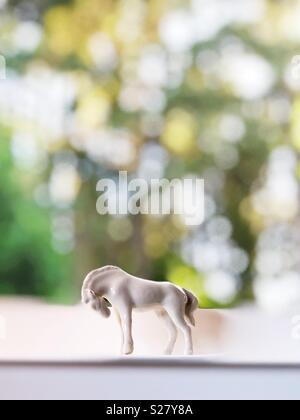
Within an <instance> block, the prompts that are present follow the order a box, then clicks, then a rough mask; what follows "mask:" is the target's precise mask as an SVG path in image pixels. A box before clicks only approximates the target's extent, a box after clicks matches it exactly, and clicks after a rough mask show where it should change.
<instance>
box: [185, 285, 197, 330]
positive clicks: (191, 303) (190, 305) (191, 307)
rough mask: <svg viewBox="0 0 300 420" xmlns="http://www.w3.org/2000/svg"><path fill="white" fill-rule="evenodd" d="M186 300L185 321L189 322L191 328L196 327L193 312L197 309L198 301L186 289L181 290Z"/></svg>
mask: <svg viewBox="0 0 300 420" xmlns="http://www.w3.org/2000/svg"><path fill="white" fill-rule="evenodd" d="M182 290H183V292H184V294H185V296H186V298H187V302H186V305H185V316H186V317H187V319H188V320H189V321H190V323H191V324H192V326H193V327H194V326H195V325H196V322H195V318H194V312H195V311H196V309H198V307H199V301H198V299H197V298H196V296H195V295H194V294H193V293H192V292H190V291H189V290H187V289H184V288H182Z"/></svg>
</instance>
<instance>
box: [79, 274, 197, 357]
mask: <svg viewBox="0 0 300 420" xmlns="http://www.w3.org/2000/svg"><path fill="white" fill-rule="evenodd" d="M82 302H83V303H84V304H91V306H92V308H93V309H94V310H95V311H97V312H100V313H101V314H102V315H103V316H104V317H105V318H109V316H110V313H111V311H110V307H113V309H114V310H115V311H116V314H117V317H118V319H119V322H120V325H121V329H122V353H123V354H126V355H129V354H132V353H133V351H134V343H133V337H132V311H133V309H147V308H148V309H154V310H156V313H157V315H158V316H159V317H160V318H161V319H163V320H164V321H165V323H166V326H167V328H168V330H169V333H170V340H169V343H168V346H167V349H166V351H165V353H166V354H172V352H173V350H174V346H175V344H176V340H177V328H178V329H180V330H181V331H182V332H183V334H184V338H185V354H186V355H192V354H193V341H192V333H191V327H190V326H195V319H194V316H193V314H194V312H195V311H196V309H197V308H198V306H199V304H198V300H197V298H196V297H195V296H194V295H193V294H192V293H191V292H189V291H188V290H186V289H183V288H181V287H178V286H175V285H174V284H172V283H168V282H164V283H159V282H155V281H149V280H143V279H140V278H137V277H134V276H131V275H130V274H127V273H126V272H125V271H123V270H121V269H120V268H118V267H112V266H107V267H103V268H100V269H98V270H94V271H92V272H91V273H89V274H88V275H87V277H86V279H85V280H84V283H83V287H82Z"/></svg>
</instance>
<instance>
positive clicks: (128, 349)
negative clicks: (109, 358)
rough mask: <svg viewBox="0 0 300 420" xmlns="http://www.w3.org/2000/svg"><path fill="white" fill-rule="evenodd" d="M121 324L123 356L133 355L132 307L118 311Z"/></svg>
mask: <svg viewBox="0 0 300 420" xmlns="http://www.w3.org/2000/svg"><path fill="white" fill-rule="evenodd" d="M120 316H121V323H122V329H123V335H124V342H123V354H126V355H129V354H132V353H133V350H134V344H133V337H132V307H131V306H127V307H123V308H122V309H120Z"/></svg>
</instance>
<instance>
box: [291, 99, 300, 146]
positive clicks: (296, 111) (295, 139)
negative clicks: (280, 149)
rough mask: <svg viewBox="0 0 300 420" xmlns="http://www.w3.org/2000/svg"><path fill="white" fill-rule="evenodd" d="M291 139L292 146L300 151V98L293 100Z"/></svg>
mask: <svg viewBox="0 0 300 420" xmlns="http://www.w3.org/2000/svg"><path fill="white" fill-rule="evenodd" d="M291 138H292V143H293V145H294V146H295V147H296V148H297V149H298V150H300V98H297V99H296V100H295V103H294V105H293V109H292V115H291Z"/></svg>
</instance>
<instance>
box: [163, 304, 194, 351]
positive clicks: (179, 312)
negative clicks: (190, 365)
mask: <svg viewBox="0 0 300 420" xmlns="http://www.w3.org/2000/svg"><path fill="white" fill-rule="evenodd" d="M167 310H168V313H169V315H170V317H171V319H172V321H173V322H174V323H175V324H176V325H177V327H178V328H179V329H180V330H181V331H182V332H183V335H184V339H185V354H186V355H189V356H190V355H192V354H193V353H194V351H193V339H192V330H191V328H190V326H189V325H188V323H187V322H186V320H185V317H184V305H182V304H181V303H179V302H178V304H174V305H172V306H169V307H168V308H167Z"/></svg>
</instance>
